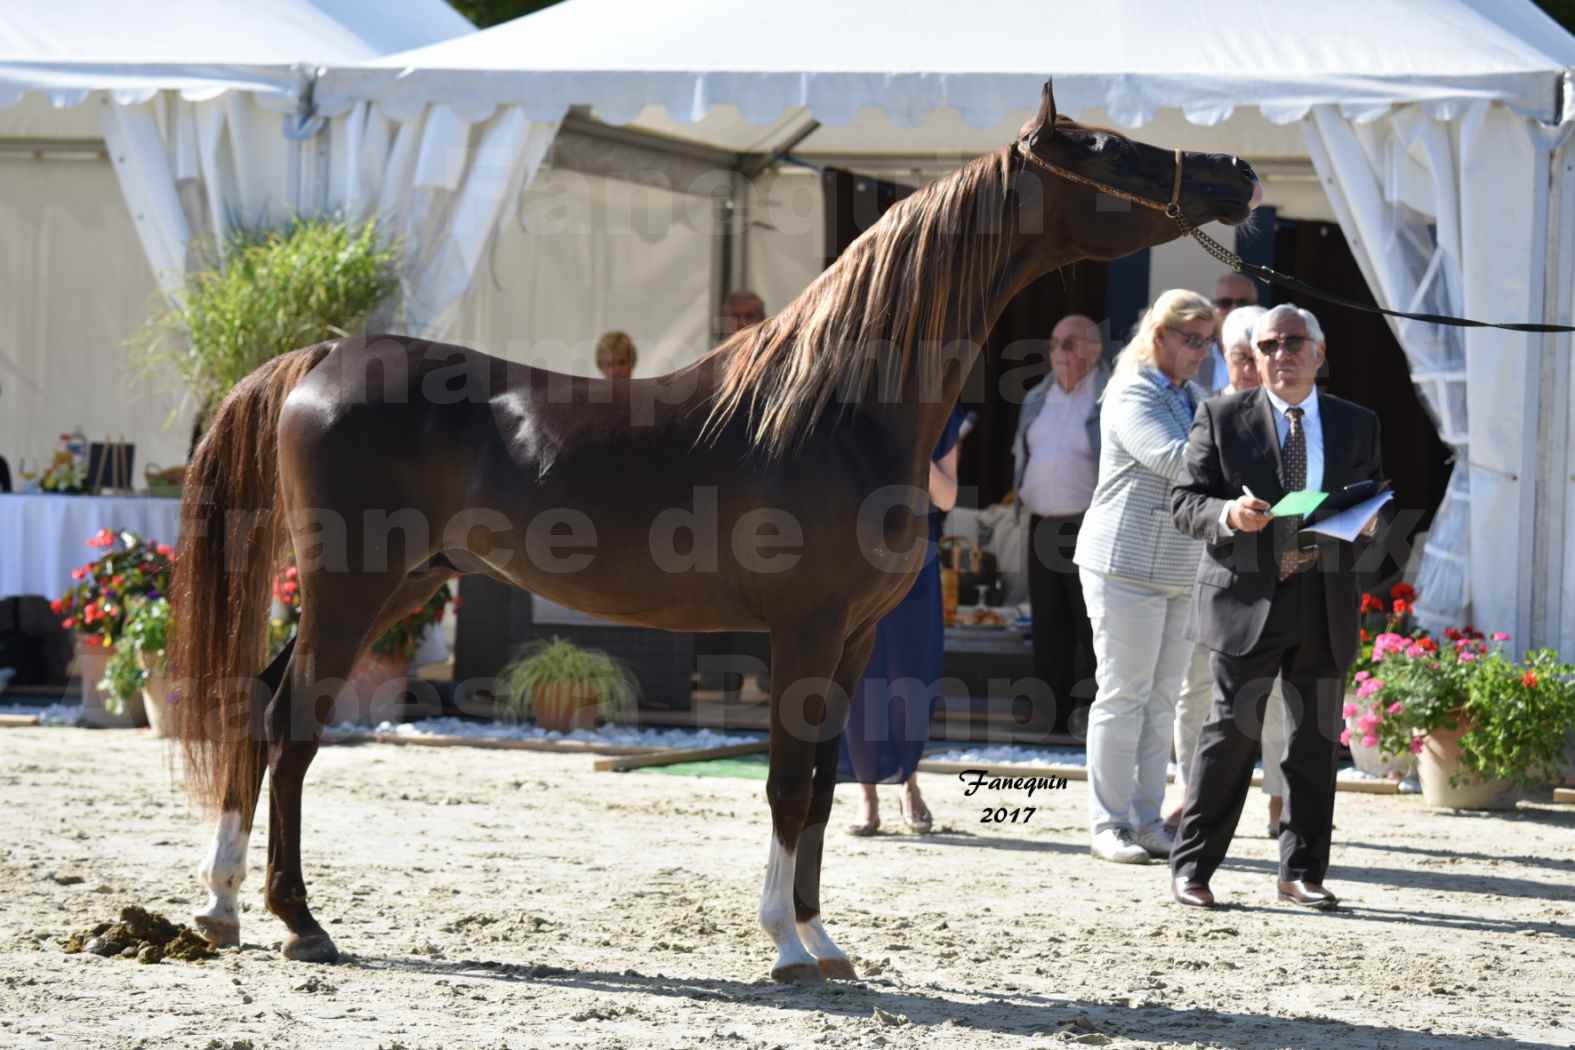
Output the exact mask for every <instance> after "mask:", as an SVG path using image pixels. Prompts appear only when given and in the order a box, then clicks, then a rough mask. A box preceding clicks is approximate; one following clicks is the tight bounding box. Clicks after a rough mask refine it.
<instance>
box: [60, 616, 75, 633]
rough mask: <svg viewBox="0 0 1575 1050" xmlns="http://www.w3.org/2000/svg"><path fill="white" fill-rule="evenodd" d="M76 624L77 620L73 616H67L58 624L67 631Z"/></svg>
mask: <svg viewBox="0 0 1575 1050" xmlns="http://www.w3.org/2000/svg"><path fill="white" fill-rule="evenodd" d="M76 625H77V621H76V619H75V618H74V617H70V616H68V617H66V618H65V619H64V620H61V621H60V626H62V627H64V628H65V629H66V630H68V631H69V630H71V628H73V627H75V626H76Z"/></svg>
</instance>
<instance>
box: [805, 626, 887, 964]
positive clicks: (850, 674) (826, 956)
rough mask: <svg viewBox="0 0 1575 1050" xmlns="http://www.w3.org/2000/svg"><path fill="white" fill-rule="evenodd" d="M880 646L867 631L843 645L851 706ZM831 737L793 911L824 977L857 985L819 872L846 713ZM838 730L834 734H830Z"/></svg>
mask: <svg viewBox="0 0 1575 1050" xmlns="http://www.w3.org/2000/svg"><path fill="white" fill-rule="evenodd" d="M874 642H875V630H874V628H873V627H868V628H865V629H864V630H862V631H861V632H860V633H859V634H858V635H856V636H855V637H853V638H850V639H848V641H847V643H846V644H845V645H844V646H843V650H842V660H841V662H840V663H838V665H837V673H836V674H835V675H834V676H833V679H834V680H835V682H836V685H837V688H838V689H839V690H840V691H841V693H842V694H843V695H844V696H846V697H847V699H848V701H849V702H850V703H851V702H852V700H853V697H854V694H855V690H857V689H858V687H859V680H860V679H861V678H862V677H863V676H864V668H865V666H866V665H867V664H868V663H869V658H870V649H871V648H872V647H873V645H874ZM828 719H829V720H830V721H829V724H828V726H827V731H828V733H831V735H828V736H825V737H824V738H822V739H821V740H820V742H819V743H817V744H816V745H815V777H814V781H813V790H814V794H813V795H812V796H811V798H810V804H809V814H808V816H806V817H805V819H804V831H803V833H802V834H801V835H800V836H799V840H798V861H797V867H796V869H795V872H794V882H793V907H794V913H795V915H794V917H795V919H796V920H797V927H798V935H799V939H800V940H801V941H803V942H804V946H805V947H806V948H808V949H809V953H810V954H811V955H813V956H814V957H815V962H816V964H817V965H818V966H819V967H820V972H821V975H822V976H824V977H830V978H832V979H833V980H843V981H854V980H857V979H858V973H857V972H856V971H855V970H854V969H853V963H852V962H850V961H849V960H848V957H847V955H845V954H844V953H843V951H842V949H841V948H838V947H837V945H836V943H835V942H834V941H832V939H831V935H830V934H828V933H827V932H826V927H825V926H824V925H823V924H822V922H821V919H820V867H821V857H822V852H823V850H824V847H825V842H826V826H827V824H828V822H829V821H830V820H831V803H832V797H833V795H834V793H835V791H836V788H837V764H838V761H839V759H840V757H841V750H842V730H841V729H840V728H839V727H841V726H843V725H844V724H845V723H846V721H847V714H846V709H843V710H842V711H840V712H839V711H836V710H832V711H830V712H828ZM832 730H835V732H834V733H832V732H831V731H832Z"/></svg>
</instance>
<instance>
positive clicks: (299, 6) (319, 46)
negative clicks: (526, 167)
mask: <svg viewBox="0 0 1575 1050" xmlns="http://www.w3.org/2000/svg"><path fill="white" fill-rule="evenodd" d="M472 32H474V28H473V27H472V26H471V24H470V23H469V22H467V21H466V20H465V19H464V18H463V17H461V16H460V14H459V13H458V12H457V11H455V10H454V9H453V8H451V7H449V6H448V5H447V4H446V3H444V2H443V0H402V2H401V3H398V4H388V5H370V4H366V3H363V2H360V0H269V2H268V3H266V4H258V3H256V2H254V0H207V2H204V3H190V2H182V0H139V2H138V3H136V4H126V3H124V2H122V0H74V2H73V3H70V4H62V3H60V2H59V0H7V3H6V4H5V7H4V10H3V11H0V108H3V107H6V106H11V105H14V104H15V103H16V102H17V101H18V100H19V99H20V98H21V97H22V95H23V94H24V93H25V92H28V91H41V92H47V93H48V94H49V96H50V99H51V101H52V102H53V103H54V104H55V105H56V106H69V105H76V104H77V103H79V102H81V101H82V99H83V98H84V97H85V96H86V95H87V93H88V92H89V91H93V90H111V91H114V92H116V94H117V98H118V99H119V100H120V101H135V102H143V101H146V100H147V99H149V98H151V97H152V96H153V95H154V94H155V93H157V92H158V91H160V90H164V89H176V90H179V91H181V92H182V93H183V94H185V95H186V97H187V98H191V99H198V98H211V97H213V96H214V95H217V94H219V93H221V92H223V91H227V90H236V89H248V90H253V91H260V92H269V93H274V92H276V93H280V94H283V95H286V96H288V97H289V98H290V99H291V100H292V101H293V99H294V96H295V93H296V91H297V88H298V86H299V84H300V82H301V80H302V75H301V74H299V73H298V72H296V70H295V69H293V68H292V67H295V66H298V65H300V64H302V63H311V64H322V63H335V62H360V61H363V60H365V59H369V58H372V57H374V56H377V55H381V54H386V53H388V52H390V51H400V50H404V49H407V48H412V47H420V46H422V45H426V44H431V43H433V42H434V41H439V40H448V39H450V38H453V37H457V36H461V35H465V34H469V33H472Z"/></svg>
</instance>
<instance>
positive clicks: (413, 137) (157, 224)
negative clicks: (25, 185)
mask: <svg viewBox="0 0 1575 1050" xmlns="http://www.w3.org/2000/svg"><path fill="white" fill-rule="evenodd" d="M278 108H279V102H278V100H277V99H276V98H274V97H272V96H258V95H253V94H250V93H246V92H234V91H232V92H228V93H226V94H224V95H223V96H221V97H219V98H217V99H213V100H209V101H197V102H193V101H189V100H187V99H184V98H181V97H179V96H177V95H175V94H174V93H171V92H165V93H162V94H160V95H158V96H156V97H155V98H153V99H151V100H150V101H147V102H141V103H132V104H120V103H118V102H115V101H114V100H112V99H111V98H109V97H108V96H106V97H104V98H103V99H102V103H101V110H100V118H101V124H102V127H103V131H104V138H105V141H106V143H107V145H108V146H109V150H110V156H111V160H112V161H113V163H114V166H115V172H116V175H117V176H118V178H119V181H120V186H121V190H122V192H123V194H124V195H125V198H126V201H127V204H128V206H129V208H130V210H131V213H132V217H133V219H134V221H135V223H136V227H137V232H138V235H139V237H140V238H141V240H142V244H143V249H144V251H145V252H146V254H147V256H148V259H149V261H150V263H151V264H152V266H153V269H154V272H155V274H156V276H157V278H158V281H159V284H160V287H161V288H162V289H163V290H164V292H165V293H166V294H167V295H172V296H173V295H176V294H178V293H179V290H180V288H181V285H182V283H183V280H184V277H185V275H186V273H187V272H188V271H189V270H191V269H192V268H194V267H198V266H201V265H206V264H207V260H209V259H211V258H212V257H213V254H212V253H213V251H214V250H216V249H219V248H222V245H223V243H224V241H225V239H226V237H227V236H228V235H229V234H230V233H232V232H234V231H235V230H236V229H237V228H240V227H257V226H271V225H277V224H279V223H282V222H285V221H287V220H288V219H289V218H290V217H292V216H311V215H323V214H342V215H344V216H345V217H346V218H347V219H350V220H351V221H364V220H366V219H368V218H372V217H376V219H377V220H378V222H379V224H380V226H381V229H382V231H383V233H384V235H385V236H387V237H389V238H392V239H395V240H397V241H398V243H399V245H400V248H401V254H402V258H403V270H402V274H401V286H402V295H401V304H400V305H401V308H402V316H401V318H400V326H401V327H402V328H404V329H405V330H407V331H409V332H412V333H414V334H418V335H423V336H426V337H428V338H439V337H441V336H442V335H443V334H444V332H445V331H446V330H447V329H449V328H450V327H452V325H453V323H454V320H455V314H456V309H457V306H458V304H459V302H460V300H461V298H462V297H463V296H464V294H465V290H466V289H467V288H468V287H469V285H470V282H471V280H472V278H473V277H474V276H475V274H476V271H477V267H478V263H479V262H480V260H481V258H482V255H483V252H484V251H485V247H486V244H487V242H488V239H489V237H490V235H491V232H492V230H493V229H494V228H495V227H496V226H497V224H498V223H499V221H500V219H502V218H504V211H505V209H506V208H509V207H511V206H512V203H513V202H515V201H517V199H518V197H519V194H520V192H521V191H522V190H523V189H524V187H526V186H528V185H529V184H530V181H531V180H532V179H533V178H534V177H535V174H536V172H537V170H538V169H539V168H540V166H541V162H542V158H543V157H544V156H545V155H546V152H547V149H548V147H549V146H550V145H551V144H552V139H553V137H554V135H555V134H556V133H557V122H556V121H551V122H535V121H530V120H528V119H526V117H525V115H524V113H523V112H522V111H521V110H520V108H519V107H502V108H500V109H498V110H497V111H496V112H495V113H491V114H489V115H484V116H482V117H481V119H475V118H476V116H477V115H476V114H470V115H468V116H467V115H464V114H460V113H458V112H456V111H455V110H454V109H452V108H450V107H448V106H441V105H433V106H419V107H413V108H410V109H409V110H408V111H407V112H403V113H400V114H398V115H397V116H390V115H388V114H387V113H385V112H384V110H383V108H382V107H380V106H378V105H376V104H374V103H358V104H354V105H351V106H349V107H347V108H346V109H345V111H344V112H342V113H340V114H339V115H337V116H333V117H331V118H326V119H314V120H311V121H309V122H307V123H306V124H305V126H304V127H303V126H301V122H300V121H299V120H298V119H297V118H296V116H295V115H294V114H284V115H282V116H281V114H280V113H279V112H278Z"/></svg>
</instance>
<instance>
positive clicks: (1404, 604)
mask: <svg viewBox="0 0 1575 1050" xmlns="http://www.w3.org/2000/svg"><path fill="white" fill-rule="evenodd" d="M1394 610H1395V615H1396V616H1404V615H1405V614H1406V613H1408V612H1410V611H1411V603H1410V602H1408V601H1406V600H1405V599H1404V598H1396V599H1395V604H1394Z"/></svg>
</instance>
